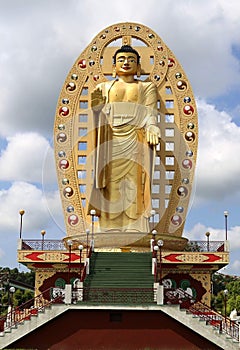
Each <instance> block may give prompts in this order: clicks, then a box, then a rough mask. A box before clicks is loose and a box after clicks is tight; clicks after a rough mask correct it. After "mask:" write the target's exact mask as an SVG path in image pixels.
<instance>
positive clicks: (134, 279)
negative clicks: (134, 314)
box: [84, 252, 154, 304]
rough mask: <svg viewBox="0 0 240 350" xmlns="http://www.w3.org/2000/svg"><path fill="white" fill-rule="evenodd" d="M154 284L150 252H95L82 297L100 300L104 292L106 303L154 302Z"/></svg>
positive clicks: (88, 300) (88, 299) (86, 299)
mask: <svg viewBox="0 0 240 350" xmlns="http://www.w3.org/2000/svg"><path fill="white" fill-rule="evenodd" d="M153 284H154V276H153V275H152V255H151V253H122V252H113V253H112V252H110V253H109V252H95V253H94V254H93V255H92V257H91V264H90V274H89V275H88V277H87V278H86V279H85V281H84V299H85V301H86V302H91V301H94V299H96V298H97V299H98V301H99V300H101V293H103V294H104V295H106V292H107V293H108V296H109V298H106V297H105V298H104V300H103V302H105V303H106V302H107V301H109V302H111V303H112V302H113V300H114V303H117V302H120V303H124V301H125V302H126V303H132V302H134V303H138V304H139V303H140V304H141V303H153V301H154V297H153ZM111 293H112V294H111ZM96 294H98V296H97V295H96ZM107 299H109V300H107ZM141 299H142V302H141Z"/></svg>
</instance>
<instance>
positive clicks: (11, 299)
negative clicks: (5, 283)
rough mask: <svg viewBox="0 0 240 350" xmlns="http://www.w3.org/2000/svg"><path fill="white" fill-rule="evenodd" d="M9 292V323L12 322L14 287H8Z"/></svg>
mask: <svg viewBox="0 0 240 350" xmlns="http://www.w3.org/2000/svg"><path fill="white" fill-rule="evenodd" d="M9 292H10V295H9V297H10V300H9V304H10V310H11V311H10V312H11V314H10V315H11V316H10V317H11V318H10V319H11V324H12V322H13V294H14V293H15V287H10V288H9Z"/></svg>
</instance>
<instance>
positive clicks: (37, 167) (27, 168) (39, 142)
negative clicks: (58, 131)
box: [0, 133, 56, 183]
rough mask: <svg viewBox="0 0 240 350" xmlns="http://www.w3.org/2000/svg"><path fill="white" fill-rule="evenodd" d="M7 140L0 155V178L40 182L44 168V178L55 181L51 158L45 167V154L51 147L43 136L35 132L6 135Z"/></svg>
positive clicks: (49, 151)
mask: <svg viewBox="0 0 240 350" xmlns="http://www.w3.org/2000/svg"><path fill="white" fill-rule="evenodd" d="M7 142H8V144H7V146H6V148H5V149H4V150H2V152H1V155H0V168H1V172H0V180H3V181H29V182H37V183H42V175H43V169H45V173H46V174H45V175H46V176H45V180H46V181H48V182H53V181H56V175H55V171H54V170H55V167H54V162H53V159H52V162H51V165H49V166H48V168H47V169H46V166H47V164H46V163H45V160H46V155H47V154H48V153H51V147H50V144H49V142H48V141H47V140H46V139H45V138H44V137H43V136H41V135H39V134H37V133H22V134H16V135H14V136H11V137H8V138H7ZM48 158H49V157H48Z"/></svg>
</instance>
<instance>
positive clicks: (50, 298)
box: [0, 287, 64, 332]
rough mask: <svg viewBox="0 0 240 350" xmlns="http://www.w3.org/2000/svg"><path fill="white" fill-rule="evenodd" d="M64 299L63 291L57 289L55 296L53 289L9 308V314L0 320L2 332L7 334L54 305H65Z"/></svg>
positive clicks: (0, 330)
mask: <svg viewBox="0 0 240 350" xmlns="http://www.w3.org/2000/svg"><path fill="white" fill-rule="evenodd" d="M63 298H64V291H63V290H61V289H60V288H57V292H56V291H55V294H54V288H52V287H51V288H49V289H47V290H45V291H44V292H43V293H41V294H39V295H37V296H36V297H34V298H32V299H30V300H28V301H27V302H25V303H24V304H22V305H20V306H16V307H13V306H9V311H8V313H7V314H6V315H5V316H3V317H1V318H0V332H6V331H7V330H10V329H11V328H15V327H16V326H17V325H18V324H19V323H22V322H24V321H26V320H30V319H31V317H32V316H37V315H38V313H39V312H44V311H45V309H46V308H47V307H50V306H51V305H52V304H63Z"/></svg>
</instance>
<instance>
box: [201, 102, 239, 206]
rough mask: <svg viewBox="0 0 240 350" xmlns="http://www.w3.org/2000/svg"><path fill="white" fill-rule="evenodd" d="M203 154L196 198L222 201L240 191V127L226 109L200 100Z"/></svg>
mask: <svg viewBox="0 0 240 350" xmlns="http://www.w3.org/2000/svg"><path fill="white" fill-rule="evenodd" d="M198 112H199V131H200V135H199V154H198V160H197V172H196V174H197V186H196V197H195V200H196V201H202V200H205V201H210V200H214V199H215V200H219V199H220V198H221V199H223V198H225V197H231V196H233V195H235V194H236V193H239V192H240V186H239V178H240V162H238V160H237V159H238V158H237V157H238V154H240V127H239V126H237V125H236V124H235V123H234V122H233V121H232V119H231V116H230V115H228V114H227V113H225V112H220V111H218V110H217V109H216V108H215V107H214V106H213V105H210V104H207V103H206V102H204V101H203V100H199V101H198Z"/></svg>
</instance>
